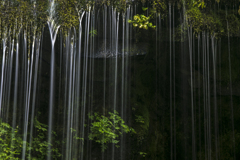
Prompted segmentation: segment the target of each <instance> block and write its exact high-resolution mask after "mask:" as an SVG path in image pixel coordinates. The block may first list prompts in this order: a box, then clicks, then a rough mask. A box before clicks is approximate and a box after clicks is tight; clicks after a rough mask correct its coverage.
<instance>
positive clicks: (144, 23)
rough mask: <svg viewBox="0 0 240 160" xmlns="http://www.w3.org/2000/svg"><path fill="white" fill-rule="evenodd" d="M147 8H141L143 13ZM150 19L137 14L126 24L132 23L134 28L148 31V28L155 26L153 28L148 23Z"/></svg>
mask: <svg viewBox="0 0 240 160" xmlns="http://www.w3.org/2000/svg"><path fill="white" fill-rule="evenodd" d="M147 9H148V8H144V7H143V8H142V10H143V11H146V10H147ZM151 17H152V15H150V16H149V17H146V16H145V15H143V14H141V15H139V14H137V15H135V16H134V17H133V20H128V23H132V24H133V26H134V27H138V28H143V29H148V27H150V28H156V26H154V25H153V24H152V23H150V22H149V20H150V18H151Z"/></svg>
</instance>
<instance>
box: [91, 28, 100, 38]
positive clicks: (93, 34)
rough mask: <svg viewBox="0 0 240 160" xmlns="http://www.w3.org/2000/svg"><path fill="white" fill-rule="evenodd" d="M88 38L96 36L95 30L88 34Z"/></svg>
mask: <svg viewBox="0 0 240 160" xmlns="http://www.w3.org/2000/svg"><path fill="white" fill-rule="evenodd" d="M89 34H90V36H91V37H94V36H96V35H97V34H98V32H97V30H96V29H92V30H91V31H90V32H89Z"/></svg>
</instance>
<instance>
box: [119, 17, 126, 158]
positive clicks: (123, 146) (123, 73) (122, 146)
mask: <svg viewBox="0 0 240 160" xmlns="http://www.w3.org/2000/svg"><path fill="white" fill-rule="evenodd" d="M122 23H123V26H122V52H121V53H122V91H121V93H122V94H121V116H122V119H123V120H125V114H124V110H125V105H126V104H125V99H124V98H125V96H124V94H126V93H125V92H124V85H125V84H124V81H125V72H124V71H125V51H124V43H125V13H122ZM121 131H122V133H123V130H122V128H121ZM124 138H125V137H124V134H122V136H121V151H120V152H121V156H120V157H121V160H124V159H125V158H124V155H123V148H125V145H124Z"/></svg>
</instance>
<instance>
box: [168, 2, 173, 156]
mask: <svg viewBox="0 0 240 160" xmlns="http://www.w3.org/2000/svg"><path fill="white" fill-rule="evenodd" d="M169 38H170V40H169V46H170V48H169V51H170V54H169V71H170V75H169V76H170V82H169V83H170V88H169V89H170V152H171V160H173V134H172V131H173V122H172V5H171V3H170V2H169Z"/></svg>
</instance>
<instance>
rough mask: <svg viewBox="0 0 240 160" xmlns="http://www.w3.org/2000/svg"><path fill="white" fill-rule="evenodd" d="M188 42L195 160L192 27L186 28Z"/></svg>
mask: <svg viewBox="0 0 240 160" xmlns="http://www.w3.org/2000/svg"><path fill="white" fill-rule="evenodd" d="M188 37H189V39H188V41H189V59H190V75H191V117H192V159H193V160H194V159H196V150H195V128H194V121H195V118H194V104H193V94H194V93H193V69H192V68H193V39H192V38H193V31H192V26H191V27H188Z"/></svg>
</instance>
